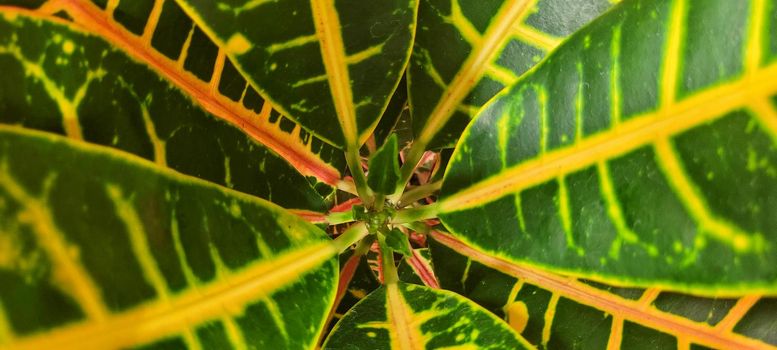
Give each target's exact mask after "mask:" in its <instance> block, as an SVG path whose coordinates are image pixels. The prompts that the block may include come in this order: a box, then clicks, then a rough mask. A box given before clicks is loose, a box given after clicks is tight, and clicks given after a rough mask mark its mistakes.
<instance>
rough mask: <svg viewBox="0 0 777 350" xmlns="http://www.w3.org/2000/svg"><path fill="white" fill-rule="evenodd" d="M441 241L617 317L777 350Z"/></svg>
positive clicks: (697, 338) (444, 237) (438, 235)
mask: <svg viewBox="0 0 777 350" xmlns="http://www.w3.org/2000/svg"><path fill="white" fill-rule="evenodd" d="M430 234H431V235H432V237H434V239H436V240H437V241H438V242H440V243H442V244H444V245H446V246H448V247H449V248H451V249H453V250H455V251H457V252H459V253H460V254H463V255H465V256H467V257H469V258H471V259H474V260H477V261H478V262H480V263H482V264H484V265H486V266H488V267H491V268H493V269H497V270H499V271H502V272H504V273H507V274H509V275H511V276H514V277H517V278H523V279H526V282H528V283H531V284H535V285H537V286H539V287H541V288H543V289H547V290H549V291H552V292H553V293H558V294H560V295H562V296H564V297H566V298H569V299H572V300H574V301H576V302H578V303H581V304H584V305H588V306H591V307H594V308H596V309H598V310H601V311H604V312H606V313H608V314H610V315H613V317H621V318H623V319H624V320H629V321H632V322H636V323H639V324H642V325H644V326H647V327H651V328H655V329H658V330H661V331H664V332H666V333H669V334H675V335H683V336H687V337H688V339H690V340H692V341H693V342H694V343H698V344H703V345H706V346H709V347H713V348H720V349H754V350H755V349H777V347H774V346H771V345H769V344H766V343H764V342H761V341H759V340H755V339H751V338H748V337H746V336H743V335H741V334H737V333H734V332H723V331H721V330H720V329H717V328H713V327H710V326H709V325H707V324H706V323H698V322H693V321H691V320H688V319H686V318H682V317H680V316H676V315H673V314H670V313H665V312H661V311H659V310H657V309H655V308H644V307H643V306H642V305H641V303H640V302H639V301H634V300H629V299H625V298H620V297H618V296H615V295H613V294H611V293H607V292H606V291H603V290H600V289H596V288H595V287H592V286H589V285H586V284H584V283H581V282H578V281H574V280H570V279H569V278H564V277H561V276H558V275H555V274H553V273H549V272H545V271H542V270H539V269H537V268H534V267H530V266H525V265H518V264H515V263H511V262H509V261H506V260H503V259H501V258H497V257H493V256H490V255H487V254H484V253H481V252H479V251H477V250H475V249H474V248H472V247H470V246H468V245H467V244H465V243H464V242H462V241H460V240H458V239H457V238H454V237H453V236H451V235H449V234H445V233H442V232H438V231H432V232H431V233H430Z"/></svg>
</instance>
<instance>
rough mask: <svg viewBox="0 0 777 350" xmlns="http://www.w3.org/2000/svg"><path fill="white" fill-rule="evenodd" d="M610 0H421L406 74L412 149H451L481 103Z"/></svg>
mask: <svg viewBox="0 0 777 350" xmlns="http://www.w3.org/2000/svg"><path fill="white" fill-rule="evenodd" d="M614 2H616V1H612V0H576V1H558V0H495V1H467V0H422V1H421V3H420V8H419V14H418V28H419V29H418V33H417V37H416V41H415V47H414V48H413V56H412V58H411V60H410V66H409V69H408V81H409V84H408V85H409V88H410V90H409V91H410V106H411V108H412V113H413V130H414V133H415V135H416V140H415V142H416V143H418V144H419V145H420V146H417V147H421V148H428V147H431V148H436V147H444V146H453V143H455V142H456V140H458V138H459V135H461V131H462V130H464V127H465V126H466V125H467V124H468V123H469V121H470V119H471V118H473V117H474V116H475V113H476V112H477V111H478V109H480V107H481V106H482V105H483V104H484V103H485V102H486V101H488V100H489V99H490V98H491V97H493V96H494V95H496V93H497V92H499V91H500V90H502V89H503V88H504V87H505V86H510V85H512V84H513V83H514V82H515V81H516V80H518V77H520V76H521V75H523V74H524V73H525V72H526V71H528V70H529V69H530V68H532V67H534V66H535V65H536V64H537V63H538V62H539V61H540V60H541V59H542V58H543V57H544V56H545V55H547V54H548V53H549V52H550V51H552V50H553V49H555V48H556V47H557V46H558V44H559V43H560V42H561V41H562V40H563V39H564V38H566V37H567V36H569V35H570V34H572V33H573V32H575V31H576V30H578V29H579V28H581V27H582V26H583V25H585V24H587V23H588V22H590V21H591V20H592V19H594V18H596V17H597V16H598V15H600V14H601V13H603V12H604V11H605V10H607V9H608V8H610V7H611V6H612V4H613V3H614ZM420 151H423V149H421V150H420Z"/></svg>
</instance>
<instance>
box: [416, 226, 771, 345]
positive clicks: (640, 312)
mask: <svg viewBox="0 0 777 350" xmlns="http://www.w3.org/2000/svg"><path fill="white" fill-rule="evenodd" d="M433 236H434V237H435V239H433V240H431V242H430V247H431V252H432V259H433V260H434V262H435V264H434V267H435V271H436V272H437V274H438V275H439V277H440V283H441V285H442V286H443V287H444V288H449V289H450V290H453V291H455V292H457V293H459V294H461V295H463V296H465V297H467V298H470V299H471V300H473V301H475V302H477V303H478V304H480V305H482V306H484V307H486V308H488V309H489V310H492V312H494V313H495V314H497V315H499V316H500V317H504V318H505V321H507V322H508V323H509V324H510V326H511V327H512V328H513V329H514V330H516V331H518V332H520V333H521V335H522V336H523V337H525V338H526V340H528V341H529V342H531V343H532V344H534V345H535V346H537V347H538V348H544V349H557V348H561V349H567V348H574V347H578V348H583V349H605V348H607V349H617V348H622V349H634V348H648V349H678V348H679V349H688V348H691V349H702V348H707V347H712V348H716V349H777V338H775V336H774V327H775V324H774V317H773V315H774V312H775V308H777V300H776V299H775V298H771V297H761V296H759V295H748V296H743V297H717V298H710V297H699V296H694V295H688V294H680V293H674V292H667V291H663V290H661V289H659V288H649V289H640V288H626V287H616V286H609V285H604V284H601V283H597V282H593V281H586V280H575V279H573V278H568V277H562V276H557V275H554V274H552V273H548V272H544V271H542V270H540V269H535V268H532V267H526V266H518V265H513V264H511V263H509V262H506V261H504V260H501V259H497V258H493V257H485V256H483V255H482V254H481V253H478V252H477V251H475V250H474V249H472V248H470V247H466V246H464V245H463V244H462V243H461V242H459V241H456V240H455V239H452V238H451V237H450V236H448V235H447V234H441V233H436V234H434V235H433ZM462 254H464V255H462ZM473 258H474V259H479V260H480V262H478V261H475V260H472V259H473ZM481 262H482V264H481ZM484 264H485V265H484Z"/></svg>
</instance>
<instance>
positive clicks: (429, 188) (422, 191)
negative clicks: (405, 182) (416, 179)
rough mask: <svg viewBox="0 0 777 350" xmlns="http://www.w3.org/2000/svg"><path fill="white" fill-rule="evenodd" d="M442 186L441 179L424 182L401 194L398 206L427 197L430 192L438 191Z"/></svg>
mask: <svg viewBox="0 0 777 350" xmlns="http://www.w3.org/2000/svg"><path fill="white" fill-rule="evenodd" d="M440 187H442V180H439V181H435V182H432V183H428V184H424V185H421V186H418V187H414V188H413V189H411V190H409V191H407V192H405V193H404V194H402V198H400V199H399V206H400V207H404V206H407V205H409V204H411V203H413V202H415V201H418V200H421V199H423V198H426V197H428V196H429V195H431V194H432V193H434V192H436V191H438V190H439V189H440Z"/></svg>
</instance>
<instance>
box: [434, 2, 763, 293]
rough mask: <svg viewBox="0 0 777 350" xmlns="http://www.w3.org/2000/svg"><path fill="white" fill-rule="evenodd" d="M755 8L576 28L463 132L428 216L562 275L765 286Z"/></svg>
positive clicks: (670, 12)
mask: <svg viewBox="0 0 777 350" xmlns="http://www.w3.org/2000/svg"><path fill="white" fill-rule="evenodd" d="M769 6H772V2H771V1H770V2H768V3H767V2H760V1H736V2H732V1H724V0H716V1H673V2H670V1H630V2H626V3H623V4H622V5H621V6H618V7H616V8H614V9H613V10H612V11H609V12H608V13H607V14H606V15H604V16H602V17H600V18H599V19H597V20H596V21H594V22H593V23H592V24H591V25H589V26H587V27H586V28H585V29H583V30H581V31H579V32H577V33H576V34H574V35H573V36H572V37H570V38H569V39H568V41H566V42H565V43H564V44H563V45H562V46H561V47H559V48H558V49H557V50H556V51H555V52H554V53H553V54H552V55H551V56H549V57H548V59H547V60H546V61H545V63H543V64H541V65H540V66H538V67H537V68H536V69H535V70H533V71H532V72H531V73H530V74H529V75H527V76H525V78H524V79H523V80H521V81H520V82H519V83H517V84H516V85H514V86H513V87H511V88H510V89H509V90H506V91H505V92H504V93H502V94H500V95H499V96H498V97H497V98H496V99H494V100H493V101H492V102H491V103H490V104H488V105H487V106H486V107H484V109H483V110H482V111H481V113H480V114H479V116H478V117H477V119H476V120H475V121H473V123H472V124H471V125H470V126H469V127H468V129H467V131H466V132H465V134H464V136H463V138H462V140H461V141H460V142H459V144H458V146H457V149H456V152H455V153H454V155H453V159H452V161H451V163H450V164H449V166H448V169H447V171H446V175H445V180H444V184H443V187H442V191H441V192H442V196H441V197H442V198H441V201H440V209H441V215H440V217H441V219H442V222H443V223H444V224H445V226H446V227H448V228H449V229H450V230H451V232H452V233H453V234H454V235H456V236H457V237H460V238H461V239H462V240H464V241H466V242H467V243H468V244H472V245H474V246H475V247H477V248H478V249H481V250H482V251H483V252H487V253H488V254H491V255H494V256H500V257H503V258H505V259H508V260H509V261H512V262H514V263H516V264H528V265H531V266H535V267H538V268H539V267H542V268H543V269H549V270H551V271H555V272H558V273H561V274H566V275H571V276H575V277H583V278H588V279H596V280H602V281H609V282H611V283H613V284H629V285H638V286H650V285H656V284H657V285H661V286H662V287H665V288H669V289H672V290H676V291H686V292H694V293H699V294H706V295H720V294H721V293H726V294H734V295H742V294H748V293H764V292H765V293H770V294H772V293H775V292H777V254H774V253H773V252H774V250H775V249H777V216H775V215H773V214H772V212H773V211H772V210H769V209H767V208H777V122H776V121H777V106H776V105H775V102H777V60H775V59H774V58H777V51H772V49H771V46H768V43H769V41H768V40H767V38H774V37H775V36H777V26H768V25H766V23H767V22H766V18H769V17H768V16H770V15H768V13H767V9H769V8H772V7H769ZM723 28H725V29H723ZM710 57H715V59H710ZM587 67H600V68H596V69H589V68H587Z"/></svg>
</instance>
